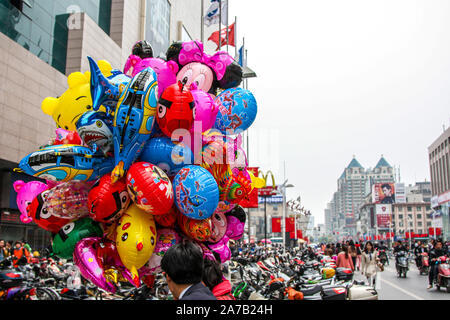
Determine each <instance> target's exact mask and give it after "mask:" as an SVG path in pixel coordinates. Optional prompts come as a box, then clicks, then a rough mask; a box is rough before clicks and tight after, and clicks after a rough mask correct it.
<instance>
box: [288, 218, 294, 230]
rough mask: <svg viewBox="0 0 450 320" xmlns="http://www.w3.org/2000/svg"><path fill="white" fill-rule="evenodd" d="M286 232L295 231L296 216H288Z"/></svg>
mask: <svg viewBox="0 0 450 320" xmlns="http://www.w3.org/2000/svg"><path fill="white" fill-rule="evenodd" d="M286 232H295V219H294V218H286Z"/></svg>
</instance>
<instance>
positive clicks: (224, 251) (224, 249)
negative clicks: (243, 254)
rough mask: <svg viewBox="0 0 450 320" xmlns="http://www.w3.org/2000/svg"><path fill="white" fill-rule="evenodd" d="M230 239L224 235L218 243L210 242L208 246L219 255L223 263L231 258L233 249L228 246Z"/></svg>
mask: <svg viewBox="0 0 450 320" xmlns="http://www.w3.org/2000/svg"><path fill="white" fill-rule="evenodd" d="M228 240H229V238H228V237H227V236H224V237H223V238H222V239H220V240H219V241H218V242H217V243H213V244H208V248H209V249H211V250H212V251H214V252H215V253H216V254H218V255H219V257H220V262H221V263H224V262H226V261H228V260H230V259H231V250H230V248H229V247H228Z"/></svg>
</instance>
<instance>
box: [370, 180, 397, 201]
mask: <svg viewBox="0 0 450 320" xmlns="http://www.w3.org/2000/svg"><path fill="white" fill-rule="evenodd" d="M372 202H373V203H383V204H387V203H395V183H376V184H374V185H373V186H372Z"/></svg>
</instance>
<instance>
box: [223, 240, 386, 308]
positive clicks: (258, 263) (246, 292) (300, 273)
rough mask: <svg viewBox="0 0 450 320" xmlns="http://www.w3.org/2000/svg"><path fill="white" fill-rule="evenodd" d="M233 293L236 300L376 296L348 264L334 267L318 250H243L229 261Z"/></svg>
mask: <svg viewBox="0 0 450 320" xmlns="http://www.w3.org/2000/svg"><path fill="white" fill-rule="evenodd" d="M229 272H230V277H231V282H232V283H234V285H233V290H232V294H233V295H234V297H235V298H236V299H239V300H378V293H377V291H376V289H375V288H374V287H372V286H369V285H366V284H365V282H364V281H356V280H353V271H352V269H349V268H337V266H336V262H335V260H334V259H333V258H331V257H329V256H326V255H324V254H323V252H321V251H320V250H317V251H315V253H314V256H313V257H312V256H311V255H310V254H309V253H308V252H307V251H306V250H294V249H292V250H287V251H285V252H282V250H271V251H269V250H263V251H262V253H255V252H252V251H247V252H245V251H243V252H242V253H241V254H240V255H239V256H238V257H236V258H234V259H232V261H231V262H230V264H229Z"/></svg>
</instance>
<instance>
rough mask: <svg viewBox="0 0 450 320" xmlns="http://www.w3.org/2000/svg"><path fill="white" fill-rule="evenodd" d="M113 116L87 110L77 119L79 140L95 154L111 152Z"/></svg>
mask: <svg viewBox="0 0 450 320" xmlns="http://www.w3.org/2000/svg"><path fill="white" fill-rule="evenodd" d="M112 122H113V117H112V116H109V115H107V114H106V113H105V112H100V111H88V112H85V113H84V114H83V115H82V116H81V117H80V119H79V120H78V121H77V124H76V126H77V132H78V135H79V136H80V138H81V140H83V142H84V143H85V144H86V145H87V146H88V147H89V148H91V149H94V148H96V149H97V152H96V154H102V155H105V156H106V155H108V154H109V153H111V154H112V153H113V126H112Z"/></svg>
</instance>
